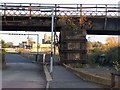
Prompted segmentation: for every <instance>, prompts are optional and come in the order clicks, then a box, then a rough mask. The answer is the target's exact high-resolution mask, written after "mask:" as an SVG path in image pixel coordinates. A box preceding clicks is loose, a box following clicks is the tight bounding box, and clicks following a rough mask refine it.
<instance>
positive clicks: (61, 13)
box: [0, 3, 120, 61]
mask: <svg viewBox="0 0 120 90" xmlns="http://www.w3.org/2000/svg"><path fill="white" fill-rule="evenodd" d="M119 8H120V7H119V6H118V4H39V3H1V4H0V11H1V14H0V16H1V17H2V18H1V20H0V22H1V24H2V25H1V26H2V31H47V32H51V21H52V19H51V17H52V16H54V32H55V33H54V38H56V37H55V36H56V32H60V33H65V32H66V35H65V36H67V34H70V33H69V32H71V33H72V34H73V33H74V37H72V38H70V37H69V35H68V38H64V37H63V35H61V36H60V37H61V38H60V40H61V42H62V43H61V47H60V48H62V47H64V49H62V50H61V53H62V54H64V55H65V56H68V57H69V56H70V55H71V53H72V54H78V53H80V52H81V53H82V54H80V56H81V55H82V56H84V55H83V52H84V54H85V56H84V57H86V47H82V46H85V44H81V45H79V43H82V42H84V43H86V37H85V36H86V34H93V35H120V14H119V13H120V10H119ZM62 20H64V21H62ZM70 23H71V25H70ZM68 24H69V25H70V26H72V25H73V28H72V29H75V28H76V29H77V30H78V32H77V31H74V30H63V28H64V26H65V25H68ZM74 26H75V27H74ZM81 32H85V33H84V35H83V33H82V34H81ZM75 33H77V34H75ZM78 34H79V37H78V38H75V36H77V35H78ZM81 38H83V39H81ZM54 40H55V39H54ZM65 43H66V44H65ZM71 43H73V44H71ZM74 44H76V45H77V46H75V45H74ZM72 46H75V49H74V50H73V49H71V47H72ZM66 53H70V54H67V55H66ZM68 57H64V59H65V60H66V61H73V60H74V61H80V60H81V59H82V60H83V61H85V60H86V58H84V57H83V58H81V59H80V57H77V59H76V58H73V59H69V58H68ZM75 57H76V56H75Z"/></svg>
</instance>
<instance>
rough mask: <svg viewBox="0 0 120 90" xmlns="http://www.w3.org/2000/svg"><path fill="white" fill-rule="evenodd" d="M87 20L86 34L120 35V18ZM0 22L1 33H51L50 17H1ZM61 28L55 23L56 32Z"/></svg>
mask: <svg viewBox="0 0 120 90" xmlns="http://www.w3.org/2000/svg"><path fill="white" fill-rule="evenodd" d="M77 18H78V17H77ZM87 18H88V20H90V21H92V24H93V26H92V28H86V30H87V34H97V35H120V17H112V18H111V17H87ZM58 19H59V18H57V20H58ZM78 19H79V18H78ZM1 22H2V31H45V32H50V31H51V17H32V18H31V19H30V18H29V17H27V16H26V17H25V16H7V17H6V18H4V17H2V20H1ZM61 27H62V26H61V25H60V24H59V23H57V25H56V30H57V31H58V32H60V30H61Z"/></svg>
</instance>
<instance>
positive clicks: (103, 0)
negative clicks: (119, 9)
mask: <svg viewBox="0 0 120 90" xmlns="http://www.w3.org/2000/svg"><path fill="white" fill-rule="evenodd" d="M7 2H8V3H51V4H67V3H68V4H118V2H119V0H0V3H7ZM0 33H3V31H2V32H0ZM7 33H8V32H7ZM14 33H16V32H14ZM19 33H26V32H19ZM27 33H28V32H27ZM29 33H30V32H29ZM32 33H33V32H32ZM34 33H35V34H38V33H36V32H34ZM48 34H50V33H48ZM43 35H44V32H42V33H41V32H39V38H40V41H39V42H40V43H41V42H42V40H41V39H42V38H43V37H44V36H43ZM27 37H28V36H22V35H20V36H18V35H14V36H13V35H2V34H0V39H4V40H5V41H6V42H8V41H9V42H10V41H12V42H14V44H16V45H17V44H18V43H19V42H21V41H24V40H26V39H27ZM30 37H33V39H34V41H37V39H36V36H35V35H34V36H33V35H32V36H30ZM88 37H90V38H89V40H91V41H100V42H102V43H105V40H106V37H108V36H107V35H104V36H103V35H99V36H97V35H88V36H87V38H88Z"/></svg>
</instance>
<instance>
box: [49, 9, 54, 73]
mask: <svg viewBox="0 0 120 90" xmlns="http://www.w3.org/2000/svg"><path fill="white" fill-rule="evenodd" d="M51 10H52V22H51V55H50V73H52V71H53V29H54V8H52V9H51Z"/></svg>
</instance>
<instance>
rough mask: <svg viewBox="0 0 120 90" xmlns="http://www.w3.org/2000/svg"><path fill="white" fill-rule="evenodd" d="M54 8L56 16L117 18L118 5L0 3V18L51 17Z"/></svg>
mask: <svg viewBox="0 0 120 90" xmlns="http://www.w3.org/2000/svg"><path fill="white" fill-rule="evenodd" d="M51 8H54V11H55V15H56V16H58V17H59V16H80V15H84V16H104V17H106V16H107V17H118V16H119V12H120V10H119V9H120V7H119V5H118V4H39V3H1V4H0V11H1V15H0V16H29V17H34V16H35V17H36V16H38V17H40V16H41V17H43V16H44V17H48V16H51V14H52V11H51Z"/></svg>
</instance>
